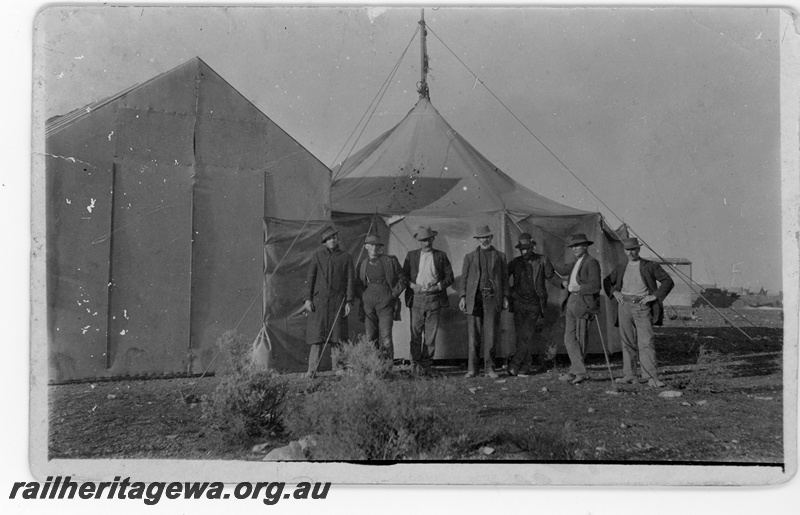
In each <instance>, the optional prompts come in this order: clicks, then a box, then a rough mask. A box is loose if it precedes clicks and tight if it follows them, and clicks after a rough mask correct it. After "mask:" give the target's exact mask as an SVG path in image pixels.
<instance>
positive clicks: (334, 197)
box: [267, 97, 625, 370]
mask: <svg viewBox="0 0 800 515" xmlns="http://www.w3.org/2000/svg"><path fill="white" fill-rule="evenodd" d="M335 172H336V173H335V174H334V182H333V184H332V186H331V204H332V210H333V218H334V220H335V221H336V223H337V225H338V227H339V228H340V230H341V232H340V240H341V241H342V246H343V247H344V249H345V250H348V251H349V252H350V253H351V255H352V256H353V257H354V259H357V257H358V256H359V255H361V256H362V259H363V254H361V247H362V245H361V243H362V242H363V238H364V236H365V235H366V234H367V233H368V232H373V233H378V234H380V235H381V236H382V237H383V238H384V241H387V242H388V243H387V246H386V252H387V253H389V254H394V255H396V256H397V257H398V259H399V260H400V262H401V263H402V262H403V260H404V258H405V255H406V254H407V252H408V251H410V250H412V249H415V248H417V247H418V244H417V242H416V241H415V240H414V238H413V234H414V233H415V232H416V228H417V227H418V226H420V225H425V226H427V225H431V226H432V227H433V229H434V230H436V231H438V233H439V235H438V236H437V238H436V243H435V247H436V248H439V249H441V250H443V251H445V252H446V253H447V255H448V256H449V258H450V261H451V263H452V265H453V271H454V274H455V276H456V283H455V285H454V287H452V288H451V289H450V290H448V293H449V300H450V307H449V308H448V309H445V310H443V312H442V315H441V316H442V319H441V323H440V330H439V333H438V336H437V351H436V356H435V357H436V358H437V359H463V358H466V356H467V335H466V320H465V317H464V315H463V314H462V313H461V312H460V311H459V310H458V299H459V293H458V292H459V291H460V289H461V267H462V263H463V259H464V256H465V255H466V254H467V253H468V252H471V251H472V250H474V249H475V248H476V246H477V243H476V240H475V239H473V235H474V228H475V227H476V226H478V225H485V224H488V225H489V226H490V227H491V228H493V230H494V231H495V239H494V245H495V247H497V248H498V249H499V250H501V251H504V252H505V253H506V255H507V256H508V258H509V260H510V259H511V258H513V257H514V256H515V255H517V254H518V251H517V250H516V249H515V248H514V245H515V244H516V242H517V237H518V235H519V234H520V233H521V232H529V233H531V234H532V235H533V237H534V239H535V240H536V241H537V243H538V247H537V252H539V253H544V254H546V255H547V256H548V257H549V258H550V260H551V261H553V262H554V263H564V262H565V260H566V261H571V260H572V259H573V258H572V257H571V252H569V249H567V247H566V243H565V242H566V240H567V239H568V238H569V235H571V234H574V233H579V232H580V233H585V234H587V235H588V236H589V238H590V239H591V240H593V241H594V242H595V245H593V246H591V247H590V253H591V254H592V255H593V256H595V257H596V258H598V259H599V260H600V263H601V267H602V273H603V274H608V273H610V271H611V269H612V268H613V266H615V265H616V263H618V262H620V260H624V259H625V257H624V253H623V251H622V247H621V244H620V243H619V238H618V237H617V235H616V234H615V233H614V231H613V230H611V229H610V228H608V227H607V226H606V225H605V223H604V222H603V220H602V217H601V215H600V214H599V213H592V212H587V211H581V210H578V209H574V208H571V207H568V206H565V205H562V204H559V203H558V202H555V201H553V200H550V199H548V198H546V197H544V196H542V195H539V194H538V193H535V192H534V191H531V190H529V189H527V188H525V187H524V186H522V185H521V184H519V183H517V182H516V181H514V180H513V179H511V178H510V177H509V176H508V175H506V174H505V173H503V172H502V171H500V170H499V169H498V168H497V167H496V166H494V165H493V164H492V163H491V162H489V161H488V160H487V159H486V158H485V157H484V156H482V155H481V154H480V153H479V152H478V151H477V150H476V149H475V148H474V147H473V146H472V145H470V144H469V142H467V141H466V140H465V139H464V138H463V137H461V136H460V135H459V134H458V132H456V131H455V130H454V129H453V128H452V127H451V126H450V125H449V124H448V123H447V122H446V121H445V120H444V118H443V117H442V116H441V115H440V114H439V112H438V111H436V109H435V108H434V107H433V105H432V104H431V103H430V100H429V99H428V98H425V97H423V98H421V99H420V100H419V102H418V103H417V104H416V106H415V107H414V108H413V109H411V111H410V112H409V113H408V114H407V115H406V117H405V118H403V120H402V121H400V122H399V123H398V124H397V125H396V126H394V127H393V128H392V129H390V130H388V131H387V132H385V133H384V134H382V135H381V136H380V137H378V138H377V139H375V140H374V141H372V142H371V143H369V144H368V145H366V146H365V147H364V148H363V149H361V150H360V151H359V152H358V153H356V154H354V155H353V156H351V157H350V158H348V159H347V160H346V161H345V162H344V163H343V164H342V165H341V167H340V168H339V169H338V171H336V170H335ZM306 227H307V224H306ZM271 229H272V234H273V235H274V236H275V238H274V240H272V241H274V242H275V243H274V244H271V243H270V242H271V237H270V230H271ZM301 229H302V227H301V224H300V223H297V222H295V223H285V222H284V223H272V222H270V221H269V220H268V221H267V233H268V235H267V248H268V249H270V248H272V250H268V252H272V253H274V256H275V257H274V258H273V261H274V260H275V259H277V258H278V257H279V256H280V255H282V252H283V251H285V250H286V249H287V248H288V246H287V245H288V242H289V241H292V239H293V238H296V237H297V235H298V234H300V233H302V232H307V230H306V231H302V230H301ZM306 241H307V243H308V245H309V247H308V248H307V250H306V251H307V252H310V251H311V249H313V248H316V247H317V246H318V245H319V241H318V240H316V239H314V238H310V239H307V240H306ZM296 245H299V243H296ZM279 248H280V249H282V250H281V251H279V250H278V249H279ZM268 262H269V260H268ZM273 271H274V270H273ZM295 273H300V274H302V273H303V271H302V270H301V269H300V268H298V269H296V270H295ZM296 288H298V289H302V281H298V282H297V285H296ZM549 293H550V295H549V309H548V313H547V326H546V328H545V330H544V332H543V337H542V338H540V339H539V341H538V342H537V345H538V346H539V347H540V349H539V350H540V351H542V352H547V349H548V348H550V347H551V346H553V348H554V349H555V348H557V347H556V346H558V345H560V346H561V351H563V343H562V341H563V317H559V315H560V310H559V303H560V300H561V291H560V290H559V289H558V288H555V287H551V288H550V291H549ZM602 298H603V299H604V302H603V305H604V307H603V311H602V313H601V316H600V321H601V326H602V328H603V333H604V338H605V342H606V344H607V345H608V346H609V347H610V348H609V350H610V351H612V352H614V351H618V350H620V349H621V347H620V344H619V341H618V337H617V332H616V331H615V330H610V329H612V328H613V324H614V320H613V317H607V316H606V312H607V311H608V310H609V309H613V307H614V306H613V305H611V303H609V302H607V299H605V297H602ZM300 303H302V292H298V295H297V298H296V299H293V302H292V305H294V306H299V304H300ZM290 311H291V310H287V311H285V312H284V313H283V314H281V313H279V312H278V311H276V312H275V313H274V315H275V318H274V319H273V323H272V324H270V325H271V326H272V328H273V331H275V332H274V333H273V334H274V335H275V336H276V337H278V339H283V340H286V341H294V342H295V344H292V345H287V347H293V348H296V347H298V345H299V344H300V343H301V342H302V337H303V331H304V325H303V321H304V319H303V317H302V315H299V314H298V313H297V311H292V312H291V313H292V315H291V316H289V312H290ZM355 311H357V310H354V312H355ZM612 315H613V312H612ZM292 316H293V317H294V318H291V317H292ZM402 316H403V321H401V322H396V323H395V325H394V327H395V329H394V345H395V358H409V357H410V353H409V350H408V342H409V312H408V310H407V309H404V310H403V315H402ZM292 320H294V322H292ZM349 322H350V324H349V325H350V333H351V334H350V336H351V339H352V338H354V337H355V336H356V335H357V333H358V332H359V331H360V330H361V327H362V326H361V325H360V324H358V322H357V321H356V320H355V316H354V315H353V314H351V315H350V320H349ZM502 329H503V333H502V342H501V344H500V348H499V349H497V356H498V357H503V356H508V355H510V354H512V353H513V349H514V341H515V335H514V328H513V318H512V316H511V315H508V314H506V315H504V317H503V324H502ZM300 348H302V346H300ZM589 352H602V346H601V342H600V338H599V335H598V334H597V324H592V328H591V333H590V342H589ZM304 359H305V355H304V354H300V353H299V352H295V353H294V354H293V357H292V359H291V360H288V361H285V362H283V363H282V364H281V366H280V367H279V368H283V369H290V370H300V369H302V367H304V366H305V365H304V363H303V360H304Z"/></svg>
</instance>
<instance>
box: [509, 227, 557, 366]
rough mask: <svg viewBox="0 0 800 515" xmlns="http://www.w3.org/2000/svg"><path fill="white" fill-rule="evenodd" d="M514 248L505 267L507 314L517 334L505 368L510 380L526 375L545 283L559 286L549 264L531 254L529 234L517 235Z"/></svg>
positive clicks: (543, 303) (541, 312) (544, 300)
mask: <svg viewBox="0 0 800 515" xmlns="http://www.w3.org/2000/svg"><path fill="white" fill-rule="evenodd" d="M516 247H517V248H518V249H519V252H520V255H519V256H518V257H516V258H514V259H512V260H511V262H510V263H509V264H508V283H509V285H510V291H511V310H512V311H513V312H514V329H515V332H516V333H517V346H516V350H515V352H514V358H513V359H512V360H511V364H510V365H509V366H508V373H509V375H512V376H515V375H517V374H527V373H528V372H529V371H530V366H531V361H532V358H533V341H534V337H535V336H536V329H537V327H538V326H539V324H540V323H541V322H542V321H543V320H544V318H543V317H544V313H545V308H546V307H547V285H546V282H545V281H551V282H552V283H553V284H554V285H555V286H556V287H560V286H561V281H560V279H559V278H558V276H556V273H555V270H554V269H553V265H552V264H551V263H550V260H549V259H547V257H546V256H543V255H542V254H537V253H536V252H534V248H535V247H536V242H535V241H533V237H532V236H531V235H530V234H528V233H526V232H524V233H522V234H520V235H519V239H518V240H517V245H516ZM538 364H539V365H541V363H538Z"/></svg>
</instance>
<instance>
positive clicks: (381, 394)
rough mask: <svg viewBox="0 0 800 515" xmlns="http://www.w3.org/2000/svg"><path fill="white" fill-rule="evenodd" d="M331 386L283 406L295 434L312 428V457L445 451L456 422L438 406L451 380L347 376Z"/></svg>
mask: <svg viewBox="0 0 800 515" xmlns="http://www.w3.org/2000/svg"><path fill="white" fill-rule="evenodd" d="M338 386H339V387H337V388H336V389H334V390H330V391H325V392H316V393H313V394H311V395H308V396H306V398H305V399H304V400H303V401H302V403H301V405H300V406H297V407H296V408H293V409H292V410H291V411H287V413H286V415H285V417H284V418H285V425H286V428H287V429H288V430H289V432H290V433H292V434H293V435H294V436H295V437H301V436H304V435H307V434H314V435H316V437H317V441H318V445H317V446H316V447H314V448H313V451H312V459H315V460H401V459H425V458H428V457H431V456H439V455H440V454H441V453H443V452H446V451H443V450H442V449H441V446H440V443H441V442H442V441H445V440H446V438H447V437H449V436H451V435H453V434H454V433H455V432H454V428H453V427H452V425H451V424H450V423H449V422H448V417H447V416H446V413H444V412H443V411H445V410H443V408H442V407H441V406H440V404H441V399H442V398H446V397H447V396H448V395H452V393H449V392H448V391H449V390H450V389H452V386H450V385H447V384H444V383H442V384H437V383H433V382H430V381H423V382H419V381H381V380H377V379H375V378H374V377H372V376H351V377H346V378H345V379H343V380H342V381H341V382H340V383H339V385H338Z"/></svg>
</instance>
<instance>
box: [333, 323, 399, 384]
mask: <svg viewBox="0 0 800 515" xmlns="http://www.w3.org/2000/svg"><path fill="white" fill-rule="evenodd" d="M331 360H332V361H333V362H334V363H338V364H339V367H341V368H343V369H344V371H345V373H346V374H347V375H350V376H359V377H371V378H374V379H383V378H387V377H389V375H390V374H391V373H392V360H391V358H387V357H386V356H385V353H384V352H382V351H381V350H379V349H376V348H375V344H374V343H373V342H371V341H370V340H367V338H366V336H364V335H363V334H362V335H359V337H358V339H357V340H356V341H355V343H350V342H344V343H342V344H340V345H338V346H336V347H334V348H332V349H331Z"/></svg>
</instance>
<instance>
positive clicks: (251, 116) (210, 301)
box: [45, 58, 330, 382]
mask: <svg viewBox="0 0 800 515" xmlns="http://www.w3.org/2000/svg"><path fill="white" fill-rule="evenodd" d="M45 153H46V158H45V167H46V168H45V180H46V195H47V209H46V212H47V214H46V217H47V222H46V226H47V305H48V320H47V328H48V349H49V371H50V377H49V381H50V382H63V381H69V380H76V379H92V378H105V377H119V376H133V375H135V376H139V375H155V376H164V375H173V374H196V373H201V372H203V371H205V370H206V368H208V367H209V365H211V370H213V369H214V367H216V366H217V364H212V361H213V359H214V356H215V354H216V346H215V342H216V340H217V339H218V338H219V336H220V335H221V334H222V333H223V332H225V331H227V330H233V329H237V331H238V332H239V333H242V334H245V335H251V336H252V335H254V334H257V333H258V332H259V329H260V328H261V324H262V317H263V313H262V306H261V302H260V301H261V299H262V293H263V292H262V287H263V282H262V279H263V274H264V254H263V251H264V247H263V242H264V232H263V231H264V225H263V220H264V217H265V216H266V217H279V218H287V219H292V218H301V219H304V218H307V217H311V218H315V219H325V218H328V217H329V216H330V205H329V199H330V170H329V169H328V168H327V167H326V166H325V165H323V164H322V163H320V162H319V161H318V160H317V159H316V158H315V157H314V156H312V155H311V154H310V153H309V152H308V151H307V150H306V149H304V148H303V147H302V146H301V145H300V144H299V143H298V142H297V141H295V140H294V139H293V138H292V137H291V136H289V135H288V134H287V133H286V132H284V131H283V130H282V129H281V128H280V127H278V126H277V125H276V124H275V123H274V122H273V121H271V120H270V119H269V118H268V117H267V116H266V115H265V114H264V113H262V112H261V111H260V110H259V109H258V108H256V107H255V106H254V105H253V104H252V103H250V102H249V101H248V100H247V99H245V98H244V97H243V96H242V95H241V94H240V93H239V92H238V91H236V89H234V88H233V87H232V86H231V85H230V84H228V83H227V82H226V81H225V80H224V79H222V78H221V77H220V76H219V75H218V74H217V73H216V72H214V71H213V70H212V69H211V68H210V67H209V66H208V65H207V64H206V63H204V62H203V61H202V60H201V59H199V58H194V59H192V60H190V61H188V62H186V63H184V64H183V65H181V66H179V67H177V68H175V69H173V70H171V71H168V72H166V73H164V74H162V75H159V76H157V77H155V78H153V79H151V80H149V81H147V82H146V83H143V84H141V85H138V86H135V87H132V88H130V89H128V90H126V91H123V92H121V93H119V94H117V95H115V96H113V97H111V98H107V99H105V100H103V101H100V102H97V103H95V104H92V105H89V106H86V107H84V108H81V109H78V110H76V111H74V112H72V113H70V114H68V115H65V116H60V117H57V118H54V119H52V120H49V121H48V123H47V126H46V140H45Z"/></svg>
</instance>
